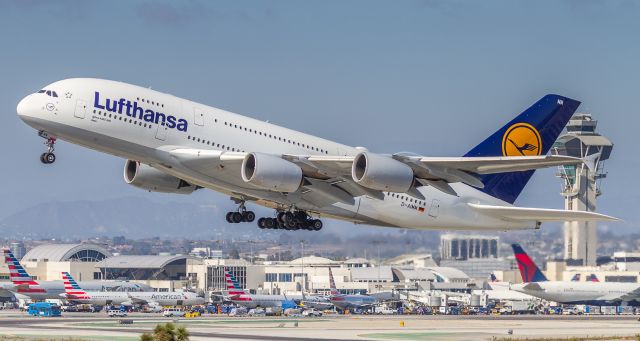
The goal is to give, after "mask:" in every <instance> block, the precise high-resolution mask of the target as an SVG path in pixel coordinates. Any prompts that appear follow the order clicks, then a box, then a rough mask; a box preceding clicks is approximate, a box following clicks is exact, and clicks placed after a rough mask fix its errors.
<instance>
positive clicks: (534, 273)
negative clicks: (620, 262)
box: [511, 244, 640, 306]
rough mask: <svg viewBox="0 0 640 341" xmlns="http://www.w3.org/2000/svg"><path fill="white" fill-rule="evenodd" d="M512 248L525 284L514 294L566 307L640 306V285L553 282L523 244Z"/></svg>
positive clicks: (513, 288)
mask: <svg viewBox="0 0 640 341" xmlns="http://www.w3.org/2000/svg"><path fill="white" fill-rule="evenodd" d="M512 247H513V252H514V253H515V256H516V261H517V262H518V268H519V269H520V275H521V276H522V281H523V282H524V283H522V284H512V285H511V290H515V291H518V292H521V293H525V294H527V295H531V296H535V297H538V298H542V299H545V300H548V301H554V302H558V303H563V304H589V305H599V306H612V305H623V306H625V305H631V306H638V305H640V284H638V283H614V282H593V281H588V282H576V281H571V282H562V281H549V280H547V277H546V276H545V275H544V274H543V273H542V271H540V268H538V266H537V265H536V264H535V263H534V262H533V260H532V259H531V257H529V255H528V254H527V253H526V252H525V251H524V250H523V249H522V247H521V246H520V245H519V244H513V245H512Z"/></svg>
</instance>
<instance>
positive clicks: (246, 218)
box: [242, 211, 256, 223]
mask: <svg viewBox="0 0 640 341" xmlns="http://www.w3.org/2000/svg"><path fill="white" fill-rule="evenodd" d="M242 218H243V219H244V221H246V222H248V223H250V222H253V221H254V220H255V219H256V214H255V213H253V211H246V212H244V213H242Z"/></svg>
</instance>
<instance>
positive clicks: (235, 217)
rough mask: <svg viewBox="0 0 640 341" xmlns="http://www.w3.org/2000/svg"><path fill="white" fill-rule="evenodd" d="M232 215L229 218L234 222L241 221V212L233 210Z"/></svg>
mask: <svg viewBox="0 0 640 341" xmlns="http://www.w3.org/2000/svg"><path fill="white" fill-rule="evenodd" d="M232 214H233V216H232V217H231V219H232V220H233V222H234V223H236V224H237V223H241V222H242V213H240V212H233V213H232Z"/></svg>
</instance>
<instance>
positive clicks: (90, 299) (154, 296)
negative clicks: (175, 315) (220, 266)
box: [60, 272, 205, 307]
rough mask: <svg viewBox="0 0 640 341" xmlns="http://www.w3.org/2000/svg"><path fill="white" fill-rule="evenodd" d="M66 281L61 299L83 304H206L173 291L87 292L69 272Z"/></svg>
mask: <svg viewBox="0 0 640 341" xmlns="http://www.w3.org/2000/svg"><path fill="white" fill-rule="evenodd" d="M62 280H63V281H64V291H65V292H64V293H63V294H60V297H62V298H64V299H66V300H68V301H71V302H74V303H83V304H96V305H124V306H132V305H135V304H140V305H142V304H144V305H148V306H153V307H161V306H183V305H186V306H189V305H196V304H204V303H205V299H204V297H198V295H196V294H195V293H193V292H188V291H172V292H123V291H119V292H104V291H85V290H84V289H82V287H81V286H80V285H79V284H78V283H77V282H76V281H75V280H74V279H73V277H71V275H70V274H69V273H68V272H63V273H62Z"/></svg>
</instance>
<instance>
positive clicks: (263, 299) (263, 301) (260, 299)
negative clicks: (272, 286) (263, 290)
mask: <svg viewBox="0 0 640 341" xmlns="http://www.w3.org/2000/svg"><path fill="white" fill-rule="evenodd" d="M224 277H225V280H226V282H227V296H226V297H225V299H227V300H229V301H231V302H233V303H235V304H238V305H241V306H243V307H246V308H257V307H261V308H273V307H280V308H283V309H286V308H293V307H296V306H297V304H296V303H295V302H294V301H293V300H292V299H291V298H287V296H285V295H253V294H249V293H247V292H246V291H245V290H244V289H242V287H240V283H238V281H237V280H236V277H235V276H234V275H233V274H231V272H229V270H227V269H226V268H225V269H224Z"/></svg>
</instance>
